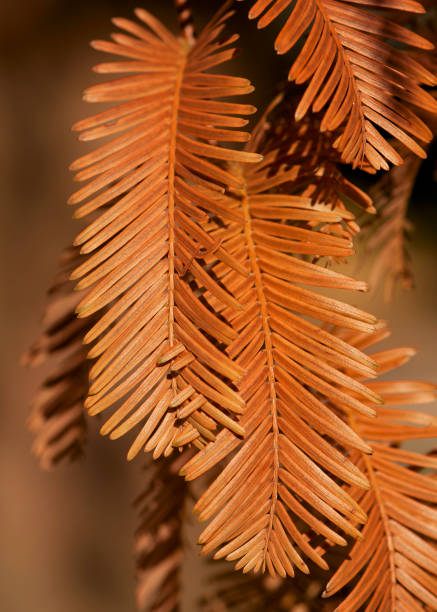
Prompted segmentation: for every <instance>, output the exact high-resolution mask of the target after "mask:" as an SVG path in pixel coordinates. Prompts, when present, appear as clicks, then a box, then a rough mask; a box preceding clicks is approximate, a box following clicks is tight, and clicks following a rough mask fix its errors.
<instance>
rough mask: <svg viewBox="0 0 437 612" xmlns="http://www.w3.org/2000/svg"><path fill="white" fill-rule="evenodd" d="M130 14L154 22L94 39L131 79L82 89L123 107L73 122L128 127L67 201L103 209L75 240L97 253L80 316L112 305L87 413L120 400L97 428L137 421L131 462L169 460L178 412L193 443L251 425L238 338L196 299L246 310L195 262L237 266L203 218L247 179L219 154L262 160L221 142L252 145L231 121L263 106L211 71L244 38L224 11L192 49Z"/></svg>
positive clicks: (111, 68)
mask: <svg viewBox="0 0 437 612" xmlns="http://www.w3.org/2000/svg"><path fill="white" fill-rule="evenodd" d="M136 14H137V16H138V17H139V19H140V20H141V21H142V22H143V23H144V24H145V26H147V28H146V27H143V26H142V25H139V24H137V23H133V22H131V21H127V20H125V19H116V20H115V23H116V25H117V26H119V27H120V28H122V29H123V30H125V31H126V32H127V34H125V33H123V34H114V35H113V36H112V37H113V39H114V41H115V42H104V41H97V42H95V43H93V46H94V47H95V48H96V49H99V50H101V51H105V52H107V53H112V54H116V55H120V56H124V57H128V58H132V60H133V61H123V62H114V63H106V64H101V65H99V66H97V67H96V71H97V72H99V73H105V74H106V73H113V72H118V73H119V72H135V73H137V74H136V75H134V76H128V77H124V78H121V79H118V80H115V81H112V82H109V83H104V84H100V85H95V86H93V87H91V88H89V89H87V90H86V91H85V100H87V101H90V102H105V101H117V102H122V103H121V104H120V105H119V106H116V107H114V108H113V109H111V110H108V111H105V112H103V113H100V114H98V115H95V116H94V117H91V118H89V119H86V120H84V121H81V122H79V123H78V124H76V126H75V129H76V130H80V131H81V132H82V134H81V139H82V140H87V141H88V140H94V139H96V138H101V137H105V136H109V135H113V134H117V133H119V132H123V134H122V135H121V136H118V137H117V138H115V139H114V140H112V141H111V142H109V143H108V144H105V145H103V146H101V147H100V148H98V149H97V150H96V151H94V152H92V153H89V154H88V155H85V156H84V157H82V158H80V159H79V160H77V161H76V162H74V163H73V164H72V169H73V170H75V171H78V174H77V175H76V179H77V180H80V181H85V180H89V182H88V183H87V185H86V186H85V187H82V189H80V190H79V191H77V192H76V193H75V194H74V195H73V196H72V198H71V199H70V203H72V204H77V203H79V202H82V205H81V206H80V208H79V209H78V210H77V211H76V216H77V217H83V216H84V215H87V214H88V213H89V212H91V211H93V210H96V209H98V208H100V207H101V206H102V205H105V204H108V205H109V206H108V208H107V210H105V212H103V213H102V214H101V215H100V216H99V218H98V219H97V220H96V221H94V222H93V223H91V224H90V225H89V226H88V227H87V228H86V229H85V230H84V231H83V232H82V233H81V234H80V235H79V236H78V238H77V239H76V241H75V244H77V245H81V252H82V253H86V254H87V255H89V256H88V257H87V259H86V262H85V263H84V264H83V265H82V266H80V267H79V268H77V269H76V271H75V272H74V274H73V277H74V278H75V279H79V278H80V279H81V280H80V282H79V284H78V287H79V288H81V289H85V288H86V289H89V292H88V293H87V295H86V297H85V298H84V299H83V300H82V301H81V303H80V304H79V306H78V309H77V312H78V316H79V317H87V316H89V315H91V314H94V313H96V312H98V311H100V310H101V309H102V308H103V307H109V310H108V312H107V313H105V314H104V315H103V316H100V318H99V321H98V323H97V324H96V325H94V327H93V328H92V329H91V330H90V332H89V333H88V334H87V335H86V338H85V341H86V342H87V343H89V342H94V345H93V347H92V348H91V350H90V353H89V354H90V356H91V357H95V358H97V361H96V363H95V365H94V366H93V367H92V369H91V372H90V376H91V387H90V395H89V397H88V398H87V400H86V407H87V408H88V409H89V412H90V414H93V415H95V414H98V413H100V412H103V411H105V410H107V409H108V408H110V407H111V406H114V404H115V403H116V402H119V401H121V406H120V407H118V408H117V409H116V411H115V412H114V413H113V414H112V416H111V417H110V418H109V419H108V420H107V421H106V423H105V424H104V425H103V427H102V429H101V432H102V434H110V437H111V438H112V439H114V438H118V437H120V436H122V435H123V434H125V433H126V432H128V431H130V430H131V429H132V428H133V427H135V426H137V425H139V424H142V428H141V430H140V432H139V433H138V434H137V435H136V438H135V440H134V443H133V444H132V446H131V448H130V451H129V453H128V458H129V459H132V458H133V457H134V456H135V455H136V454H137V453H138V452H139V451H140V450H141V449H145V450H146V451H153V453H154V457H155V458H156V457H158V456H160V455H163V454H164V455H168V454H170V453H171V451H172V449H173V441H174V438H175V436H176V434H177V433H178V431H179V430H178V423H179V422H180V421H181V419H182V416H181V413H182V412H189V414H188V416H187V417H186V419H187V422H188V425H190V429H189V431H188V432H187V431H185V430H184V434H185V436H186V435H188V436H189V437H190V439H191V441H192V443H193V444H195V445H196V444H197V445H199V446H201V445H202V444H203V442H201V441H200V440H205V439H206V440H212V439H214V433H213V431H214V429H215V428H216V426H217V425H216V423H217V422H218V423H223V422H224V423H225V424H226V426H229V427H231V429H232V430H233V431H235V432H236V433H237V434H240V435H241V434H242V433H243V430H242V429H241V427H240V426H239V425H238V424H237V423H236V422H235V420H234V419H233V415H235V414H238V413H240V412H241V410H242V405H243V402H242V400H241V399H240V397H239V396H238V395H237V393H236V392H235V391H234V390H233V388H232V385H231V383H232V382H235V381H238V380H239V379H240V378H241V376H242V375H243V370H242V369H241V367H239V366H238V365H236V364H235V363H233V362H232V361H231V360H230V359H229V358H228V357H226V355H224V354H223V352H222V351H221V350H220V347H221V346H226V345H228V344H229V343H230V342H232V341H233V340H234V338H235V336H236V333H235V331H234V330H232V329H231V327H230V326H229V325H227V324H226V323H224V322H223V321H221V320H219V318H218V317H217V316H216V315H215V314H214V313H213V312H211V311H209V310H208V309H207V308H206V307H205V306H204V305H203V303H202V299H201V294H202V293H203V292H204V291H205V290H208V291H210V292H211V293H212V294H213V295H215V296H216V297H217V299H219V300H221V301H222V302H223V303H224V304H225V305H226V306H229V307H231V308H236V309H238V308H241V306H240V304H239V303H238V302H237V300H235V298H234V297H233V296H232V295H230V294H229V293H228V292H226V291H224V290H223V288H222V287H221V286H220V285H219V284H218V283H217V282H216V281H215V280H214V278H213V277H212V276H211V275H210V274H209V273H208V272H207V271H206V269H205V268H204V267H203V265H202V264H201V261H199V260H201V259H202V258H203V257H204V256H205V254H207V253H211V252H214V254H215V256H216V257H217V259H218V260H219V261H222V262H223V263H225V265H229V266H230V267H234V268H238V267H239V266H238V263H236V262H235V261H234V260H233V259H232V258H230V257H229V256H228V255H227V254H226V252H225V251H224V250H223V248H222V246H221V245H220V244H219V243H217V242H215V241H214V240H213V239H212V238H211V237H210V236H209V235H208V234H207V233H206V232H205V231H204V230H203V228H202V224H203V223H204V222H205V221H207V220H208V218H209V215H213V214H220V215H221V216H223V218H225V219H232V218H234V216H235V215H234V213H233V212H232V211H231V210H229V209H228V208H226V205H225V204H224V202H225V200H224V198H223V197H222V191H223V186H231V187H234V188H238V187H240V185H241V180H240V179H238V178H236V177H235V176H234V175H232V174H231V173H230V172H229V171H227V170H225V169H223V168H222V166H221V162H222V161H223V160H225V161H228V162H231V161H233V162H254V161H257V160H258V159H259V156H257V155H255V154H253V153H246V152H239V151H236V150H234V149H230V148H227V147H224V146H218V144H219V143H222V142H226V141H230V142H245V141H247V140H248V134H247V133H246V132H242V131H237V130H235V129H233V128H235V127H242V126H244V125H245V124H246V123H247V120H246V119H242V118H240V117H237V115H243V116H244V115H248V114H250V113H252V112H254V110H255V109H254V108H253V107H252V106H247V105H243V104H237V103H232V102H223V101H221V98H228V97H230V96H236V95H242V94H248V93H250V92H251V91H252V89H253V88H252V87H251V85H250V83H249V82H248V81H247V80H246V79H240V78H237V77H228V76H224V75H220V74H216V73H210V72H208V69H210V68H213V67H217V66H220V65H221V64H222V63H223V62H225V61H227V60H229V59H231V58H232V56H233V55H234V51H235V49H234V48H233V47H229V45H231V44H232V43H233V42H234V41H235V40H236V38H237V37H235V36H232V37H230V38H226V39H223V38H221V36H222V31H223V28H224V24H225V21H226V19H227V18H228V17H229V15H230V13H229V12H226V6H225V8H224V9H223V10H222V11H221V12H220V13H219V14H218V16H217V17H216V18H214V19H213V20H212V21H211V23H210V24H209V25H208V26H207V27H206V28H205V29H204V31H203V32H202V34H201V35H200V36H199V38H198V40H197V41H196V42H195V44H194V45H193V46H191V47H190V46H189V45H188V44H187V42H186V41H185V40H182V39H177V38H175V37H174V36H173V35H172V34H171V33H170V32H169V31H168V30H167V29H166V28H165V27H164V26H163V25H162V24H160V23H159V22H158V21H157V20H156V19H155V18H154V17H152V16H151V15H150V14H149V13H148V12H146V11H144V10H140V9H138V10H137V11H136ZM211 140H214V141H215V142H216V143H218V144H211V143H210V141H211ZM85 200H87V201H86V203H83V202H84V201H85ZM240 267H241V266H240ZM90 288H91V289H90ZM216 344H218V345H219V347H217V346H216ZM187 406H189V408H187ZM196 438H198V440H196Z"/></svg>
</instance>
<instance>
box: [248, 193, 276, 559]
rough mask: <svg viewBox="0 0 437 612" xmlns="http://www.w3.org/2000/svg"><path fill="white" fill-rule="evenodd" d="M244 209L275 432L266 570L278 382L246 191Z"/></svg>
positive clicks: (273, 499) (270, 526)
mask: <svg viewBox="0 0 437 612" xmlns="http://www.w3.org/2000/svg"><path fill="white" fill-rule="evenodd" d="M242 207H243V214H244V233H245V236H246V242H247V245H248V249H249V260H250V267H251V270H252V273H253V275H254V281H255V288H256V293H257V298H258V303H259V306H260V311H261V320H262V327H263V333H264V345H265V351H266V357H267V376H268V382H269V395H270V405H271V418H272V431H273V482H272V494H271V505H270V511H269V515H270V518H269V524H268V528H267V533H266V542H265V546H264V559H263V568H264V569H265V564H266V554H267V551H268V547H269V542H270V537H271V533H272V529H273V519H274V517H275V511H276V503H277V500H278V473H279V427H278V414H277V413H278V407H277V395H276V381H275V364H274V361H273V345H272V338H271V329H270V325H269V314H268V310H267V300H266V297H265V294H264V287H263V279H262V274H261V270H260V268H259V265H258V258H257V255H256V247H255V244H254V241H253V237H252V219H251V215H250V204H249V199H248V197H247V193H246V191H244V194H243V198H242Z"/></svg>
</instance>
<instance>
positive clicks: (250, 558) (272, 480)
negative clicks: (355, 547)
mask: <svg viewBox="0 0 437 612" xmlns="http://www.w3.org/2000/svg"><path fill="white" fill-rule="evenodd" d="M273 142H274V141H273ZM267 144H268V148H269V150H263V149H261V150H262V152H263V154H264V161H263V162H261V163H260V164H258V165H257V166H256V167H254V168H253V169H251V168H248V169H247V170H246V171H244V172H243V170H242V169H241V168H240V167H234V172H236V173H239V174H238V176H239V177H241V179H244V180H245V187H244V188H243V189H242V190H240V191H239V192H238V193H236V195H235V196H232V195H229V196H228V199H229V207H231V206H232V202H233V206H234V210H235V212H236V213H238V214H239V220H238V221H232V222H229V223H228V224H227V225H226V226H225V227H220V228H218V229H216V230H215V231H213V232H212V235H213V236H214V238H215V239H219V240H220V241H222V243H223V244H224V247H225V248H226V249H227V251H228V252H229V253H230V255H231V256H233V257H234V258H235V259H236V260H237V261H238V262H239V264H240V266H243V267H245V268H246V270H247V275H246V277H244V276H242V275H239V274H238V273H234V272H233V271H229V270H228V269H227V268H226V267H225V266H223V265H221V264H218V265H217V266H216V267H215V269H214V270H215V273H216V275H217V277H218V278H219V279H220V280H221V282H222V283H223V285H224V286H225V287H226V288H228V290H230V291H232V293H233V295H235V297H236V298H237V299H238V301H239V302H241V303H242V304H244V311H243V312H241V313H238V314H235V313H233V312H231V311H230V310H229V309H222V314H223V316H224V318H225V319H226V320H229V321H230V322H231V324H232V327H233V329H235V330H236V332H237V333H238V337H237V339H236V340H235V341H234V342H233V343H232V344H230V346H229V347H228V349H227V352H228V354H229V355H230V357H232V358H233V359H236V362H237V363H238V364H239V365H240V366H241V367H242V368H243V369H246V370H247V372H248V374H247V375H246V376H245V377H244V378H243V380H242V382H241V383H240V385H239V387H238V389H239V392H240V393H241V396H242V397H243V399H244V400H245V402H246V408H245V412H244V414H243V416H242V417H241V421H240V423H241V425H242V426H243V427H244V430H245V432H246V437H245V439H244V441H243V442H241V441H240V440H239V439H238V438H236V437H235V436H234V435H233V434H232V432H230V431H223V432H221V433H220V434H219V435H218V436H217V439H216V441H215V442H214V443H212V444H210V445H208V446H207V447H206V448H205V449H203V450H202V451H201V452H200V453H198V454H197V455H196V456H195V457H194V458H193V459H192V460H191V461H190V462H189V463H188V464H187V465H186V466H184V467H183V469H182V470H181V473H182V474H183V475H185V476H186V478H188V479H193V478H196V477H197V476H199V475H200V474H202V473H203V472H205V471H206V470H207V469H209V468H210V467H211V466H213V465H215V464H216V463H217V462H219V461H220V460H221V459H223V458H224V457H225V456H226V455H228V454H229V453H230V452H234V451H237V452H236V454H235V455H234V456H233V458H232V459H231V461H230V462H229V463H228V465H227V466H226V468H225V469H224V470H223V471H222V473H221V474H220V475H219V476H218V477H217V479H216V480H215V481H214V483H213V484H212V485H211V486H210V487H209V489H208V490H207V491H206V493H205V494H204V495H203V496H202V497H201V498H200V500H199V501H198V502H197V504H196V506H195V510H196V511H197V512H198V513H199V518H200V519H201V520H206V519H209V518H211V517H212V516H214V515H215V517H214V518H213V520H212V521H211V522H210V524H209V525H208V527H207V528H206V529H205V530H204V532H203V533H202V535H201V537H200V542H201V543H202V544H203V552H204V553H209V552H211V551H213V550H216V549H218V552H216V554H215V558H222V557H226V559H228V560H231V561H232V560H236V561H237V564H236V568H237V569H238V568H242V569H243V571H244V572H247V571H249V570H252V569H253V570H254V571H257V570H259V569H262V570H263V571H264V570H265V568H266V567H267V568H268V570H269V571H270V573H271V574H272V575H275V574H276V573H278V574H280V575H281V576H285V575H287V574H288V575H290V576H293V575H294V566H297V567H298V568H299V569H300V570H302V571H303V572H308V571H309V570H308V567H307V564H306V562H305V561H304V560H303V559H302V557H301V553H303V554H304V555H306V556H308V557H309V558H310V559H311V560H313V561H314V562H315V563H316V564H319V565H320V566H321V567H326V562H325V561H324V560H323V559H322V558H321V557H320V555H319V554H318V552H317V551H316V550H315V549H313V548H312V547H311V546H310V544H309V543H308V541H307V538H306V536H305V535H304V534H303V533H302V532H301V531H300V530H299V528H298V526H299V523H300V521H303V523H305V524H306V525H307V526H308V527H310V528H312V529H313V530H314V531H316V532H317V533H320V534H323V535H324V536H326V537H328V538H329V539H331V540H332V541H333V542H336V543H338V544H342V545H344V544H346V540H345V539H344V538H343V536H342V535H340V534H339V533H337V531H335V530H334V529H332V528H331V527H330V526H328V524H327V522H326V521H329V522H330V523H331V524H332V525H333V526H334V527H336V528H338V529H340V530H341V531H343V532H344V533H346V534H349V535H353V536H358V535H359V533H358V531H357V530H356V528H355V527H354V526H353V525H352V522H354V521H355V519H358V520H361V521H363V522H364V521H365V518H366V517H365V514H364V513H363V512H362V510H361V509H360V507H359V505H357V504H355V503H354V502H352V500H351V498H350V496H348V495H347V494H346V493H345V491H344V490H343V489H342V488H341V487H340V486H339V485H338V484H337V483H336V481H335V480H334V478H338V479H340V480H342V481H343V482H347V483H351V484H352V483H353V484H356V485H357V486H361V487H364V488H366V487H367V486H368V483H367V480H366V479H365V478H363V476H362V474H361V472H360V471H359V470H357V469H356V467H355V466H354V465H353V464H352V463H351V462H350V461H349V460H348V459H347V457H346V456H345V453H344V451H343V450H340V449H339V448H338V445H339V446H340V447H341V448H342V449H346V448H347V449H349V448H356V449H360V450H362V451H364V452H368V451H370V448H369V447H368V445H367V444H365V443H363V441H362V439H361V438H360V437H359V436H358V435H356V434H355V433H354V432H353V431H352V429H351V428H350V427H349V426H348V425H347V424H346V423H345V422H344V421H343V420H342V419H341V418H340V417H339V416H337V415H336V414H335V413H334V412H333V411H332V410H330V409H329V408H328V407H327V406H326V401H327V400H329V399H330V398H331V399H334V398H337V399H338V401H339V402H341V403H342V407H343V409H344V412H345V414H348V413H349V412H351V413H352V414H355V413H356V414H363V415H367V416H369V417H370V418H371V417H372V416H373V415H374V414H375V413H374V410H373V409H372V408H370V407H369V406H368V405H367V404H368V403H369V402H370V403H373V402H378V401H379V398H378V395H377V393H375V392H373V390H370V389H369V388H367V387H365V386H364V385H362V384H361V383H359V382H358V381H357V380H356V379H357V377H368V376H372V375H373V374H374V369H373V362H372V360H371V359H369V358H368V357H366V356H364V355H363V354H362V353H361V352H360V351H358V350H356V349H355V348H354V347H352V346H350V345H349V344H348V343H345V342H343V341H342V340H340V339H338V338H336V337H335V336H333V335H332V334H329V333H327V332H325V331H323V330H322V329H320V327H319V326H318V325H316V324H314V323H313V322H311V321H310V320H308V317H309V318H311V319H316V320H318V321H322V322H323V321H324V322H332V323H333V322H337V323H338V324H339V325H342V326H344V327H347V328H351V329H354V330H358V331H365V332H367V333H369V332H371V331H372V330H373V329H374V327H373V326H374V324H375V319H374V318H373V317H372V316H370V315H368V314H366V313H365V312H362V311H361V310H359V309H357V308H355V307H352V306H349V305H347V304H345V303H343V302H340V301H337V300H334V299H332V298H328V297H325V296H323V295H321V294H318V293H316V292H314V291H313V290H310V289H307V288H303V287H301V285H307V286H316V287H328V288H343V289H352V290H363V289H365V285H364V284H363V283H361V282H359V281H356V280H354V279H352V278H349V277H346V276H344V275H342V274H339V273H337V272H334V271H332V270H329V269H327V268H323V267H321V266H318V265H315V264H312V263H308V262H305V261H303V260H302V259H301V258H300V255H301V254H306V255H308V254H310V255H313V256H325V255H333V256H339V255H347V254H350V253H351V244H350V240H349V238H345V237H338V236H331V235H327V234H324V233H320V232H317V231H316V230H311V229H307V228H305V227H301V226H300V225H301V223H302V222H304V223H310V222H318V223H331V222H336V223H340V222H341V221H342V220H343V219H344V218H346V219H348V218H350V217H351V215H350V213H348V212H347V211H346V210H345V209H344V207H342V208H339V209H334V210H331V207H330V206H329V205H328V204H326V203H323V204H320V203H317V201H314V200H312V199H311V197H304V196H302V195H296V194H295V195H288V194H289V193H293V191H294V190H293V184H294V183H293V181H294V179H295V177H296V172H295V169H293V168H291V170H290V169H289V167H288V165H287V164H286V163H282V161H283V160H282V157H281V153H282V154H283V152H282V151H281V149H279V150H278V149H275V148H274V147H273V145H272V142H271V141H269V140H268V141H267ZM285 153H287V151H285ZM285 159H286V155H285ZM298 181H299V179H297V182H298ZM272 189H274V191H272ZM278 190H279V193H278ZM296 222H298V223H297V224H296ZM212 305H213V307H214V308H219V304H218V302H217V300H215V299H213V300H212ZM345 367H349V368H350V370H351V372H352V374H351V375H345V374H343V372H342V370H343V369H344V368H345ZM326 436H328V437H329V438H330V439H331V440H332V441H334V442H335V445H334V444H332V443H331V442H329V441H328V439H327V438H326ZM319 517H323V520H320V518H319Z"/></svg>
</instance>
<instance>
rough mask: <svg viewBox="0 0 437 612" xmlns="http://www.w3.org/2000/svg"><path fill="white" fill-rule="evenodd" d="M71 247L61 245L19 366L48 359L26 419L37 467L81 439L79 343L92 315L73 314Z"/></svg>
mask: <svg viewBox="0 0 437 612" xmlns="http://www.w3.org/2000/svg"><path fill="white" fill-rule="evenodd" d="M78 251H79V250H78V249H77V248H69V249H66V250H65V251H64V253H63V255H62V258H61V262H60V263H61V272H60V273H59V274H58V276H57V277H56V279H55V281H54V283H53V285H52V287H51V289H50V290H49V292H48V293H49V303H48V306H47V308H46V311H45V314H44V319H43V329H44V331H43V333H42V334H41V336H40V337H39V339H38V340H37V341H36V342H35V343H34V344H33V346H32V347H31V348H30V350H29V351H28V352H27V353H26V354H25V355H24V356H23V358H22V361H23V363H24V364H25V365H30V366H37V365H40V364H41V363H44V362H46V361H48V362H49V363H50V366H51V372H50V375H49V376H48V377H47V378H46V379H45V381H44V383H43V385H42V386H41V388H40V390H39V391H38V393H37V394H36V396H35V400H34V401H33V404H32V413H31V415H30V417H29V420H28V425H29V428H30V430H31V431H32V432H33V433H34V434H35V441H34V443H33V446H32V450H33V452H34V453H35V455H36V456H37V457H38V459H39V462H40V464H41V466H42V467H43V468H45V469H49V468H52V467H53V466H54V465H55V464H56V463H58V462H59V461H60V460H62V459H64V458H68V459H74V458H76V457H77V456H78V455H80V454H81V453H82V450H83V445H84V442H85V437H86V421H85V411H84V408H83V402H84V400H85V398H86V395H87V392H88V372H89V369H90V367H91V362H89V361H88V360H87V356H86V354H87V351H86V350H85V348H84V347H83V338H84V336H85V334H86V333H87V332H88V331H89V329H90V328H91V327H92V325H93V324H94V323H95V318H93V317H91V318H90V319H87V320H78V319H77V318H76V316H75V314H74V311H75V308H76V306H77V304H78V303H79V301H80V299H81V297H83V296H81V294H80V293H75V292H74V291H73V288H74V283H73V282H72V281H71V280H69V275H70V273H71V271H72V270H73V269H74V268H75V267H76V266H77V265H78V264H79V262H80V261H81V259H83V258H81V257H80V255H79V252H78Z"/></svg>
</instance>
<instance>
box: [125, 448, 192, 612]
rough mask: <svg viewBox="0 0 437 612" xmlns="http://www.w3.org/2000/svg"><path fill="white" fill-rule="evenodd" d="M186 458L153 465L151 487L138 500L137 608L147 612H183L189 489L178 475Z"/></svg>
mask: <svg viewBox="0 0 437 612" xmlns="http://www.w3.org/2000/svg"><path fill="white" fill-rule="evenodd" d="M183 461H186V457H184V456H183V455H181V456H179V457H177V458H176V459H175V458H172V457H169V458H163V459H161V460H160V461H159V462H155V461H149V462H148V464H147V466H146V469H145V474H146V478H147V481H148V482H147V486H146V488H145V490H144V491H143V493H142V494H141V495H140V496H139V497H138V498H137V499H136V501H135V506H136V507H137V508H138V511H139V516H140V525H139V527H138V529H137V532H136V545H135V548H136V557H137V561H136V563H137V592H136V594H137V607H138V610H141V611H144V612H145V611H147V612H178V611H179V610H181V609H182V608H181V605H182V594H181V591H182V589H181V571H182V562H183V554H184V553H183V518H184V501H186V499H187V497H188V493H189V492H188V485H187V484H186V483H185V482H184V481H183V480H182V479H181V478H179V476H178V475H177V472H178V469H179V467H180V465H181V462H183Z"/></svg>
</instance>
